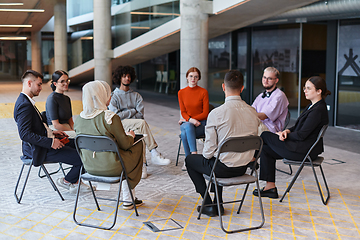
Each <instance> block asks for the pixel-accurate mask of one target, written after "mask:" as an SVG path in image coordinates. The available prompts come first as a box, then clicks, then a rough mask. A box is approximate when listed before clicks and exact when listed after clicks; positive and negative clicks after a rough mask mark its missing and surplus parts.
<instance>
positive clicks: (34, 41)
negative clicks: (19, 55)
mask: <svg viewBox="0 0 360 240" xmlns="http://www.w3.org/2000/svg"><path fill="white" fill-rule="evenodd" d="M31 69H32V70H35V71H37V72H39V73H42V69H41V32H40V31H38V32H31Z"/></svg>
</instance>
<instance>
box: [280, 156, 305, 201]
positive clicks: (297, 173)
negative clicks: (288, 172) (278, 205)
mask: <svg viewBox="0 0 360 240" xmlns="http://www.w3.org/2000/svg"><path fill="white" fill-rule="evenodd" d="M304 161H305V160H304ZM304 161H303V162H302V163H301V165H300V167H299V169H298V170H297V172H296V173H295V176H294V177H293V179H292V180H291V182H290V184H289V186H288V187H287V188H286V191H285V192H284V194H283V195H282V197H281V199H280V202H282V201H283V199H284V197H285V195H286V193H288V192H290V189H291V188H292V186H293V185H294V183H295V181H296V179H297V178H298V177H299V175H300V172H301V170H302V169H303V168H304Z"/></svg>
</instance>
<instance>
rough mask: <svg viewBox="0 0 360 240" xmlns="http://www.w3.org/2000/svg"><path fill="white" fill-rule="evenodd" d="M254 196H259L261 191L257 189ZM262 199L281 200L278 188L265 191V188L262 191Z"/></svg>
mask: <svg viewBox="0 0 360 240" xmlns="http://www.w3.org/2000/svg"><path fill="white" fill-rule="evenodd" d="M253 194H254V196H259V191H258V190H257V189H255V190H254V191H253ZM260 195H261V197H268V198H279V195H278V191H277V188H276V187H274V188H271V189H268V190H265V191H264V188H263V189H261V190H260Z"/></svg>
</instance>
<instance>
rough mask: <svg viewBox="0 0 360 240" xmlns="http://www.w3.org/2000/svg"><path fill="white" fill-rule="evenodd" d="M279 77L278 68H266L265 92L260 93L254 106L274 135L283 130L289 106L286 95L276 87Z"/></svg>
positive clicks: (263, 81)
mask: <svg viewBox="0 0 360 240" xmlns="http://www.w3.org/2000/svg"><path fill="white" fill-rule="evenodd" d="M279 75H280V73H279V71H278V70H277V69H276V68H274V67H267V68H265V70H264V74H263V77H262V84H263V86H264V88H265V91H264V92H262V93H260V94H259V95H258V96H257V98H256V99H255V101H254V103H253V104H252V107H254V108H255V109H256V111H257V113H258V117H259V118H260V120H261V121H262V122H263V124H264V125H265V126H266V127H267V128H268V130H269V131H270V132H273V133H276V132H279V131H282V130H283V127H284V123H285V118H286V115H287V113H288V105H289V101H288V99H287V98H286V95H285V93H284V92H283V91H281V90H280V89H279V88H277V87H276V84H277V83H278V81H279ZM263 130H265V129H263Z"/></svg>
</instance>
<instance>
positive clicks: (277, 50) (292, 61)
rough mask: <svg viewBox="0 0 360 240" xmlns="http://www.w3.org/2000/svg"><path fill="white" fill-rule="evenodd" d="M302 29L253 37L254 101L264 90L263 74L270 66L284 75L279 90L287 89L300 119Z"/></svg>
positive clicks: (259, 33)
mask: <svg viewBox="0 0 360 240" xmlns="http://www.w3.org/2000/svg"><path fill="white" fill-rule="evenodd" d="M299 34H300V29H299V28H288V29H272V30H255V31H254V32H253V37H252V54H253V71H254V74H253V76H254V77H253V78H254V80H253V82H254V84H253V85H254V88H253V100H254V99H255V98H256V97H257V95H258V94H259V93H261V92H262V91H264V88H263V86H262V75H263V71H264V69H265V68H266V67H275V68H277V69H278V70H279V72H280V78H279V82H278V84H277V87H278V88H280V89H281V90H283V91H284V92H285V94H286V96H287V98H288V100H289V107H290V108H293V109H294V114H293V113H292V116H294V117H295V116H297V106H298V89H299V80H298V76H299V69H298V68H299V67H298V65H299V64H298V59H299V39H300V38H299Z"/></svg>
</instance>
